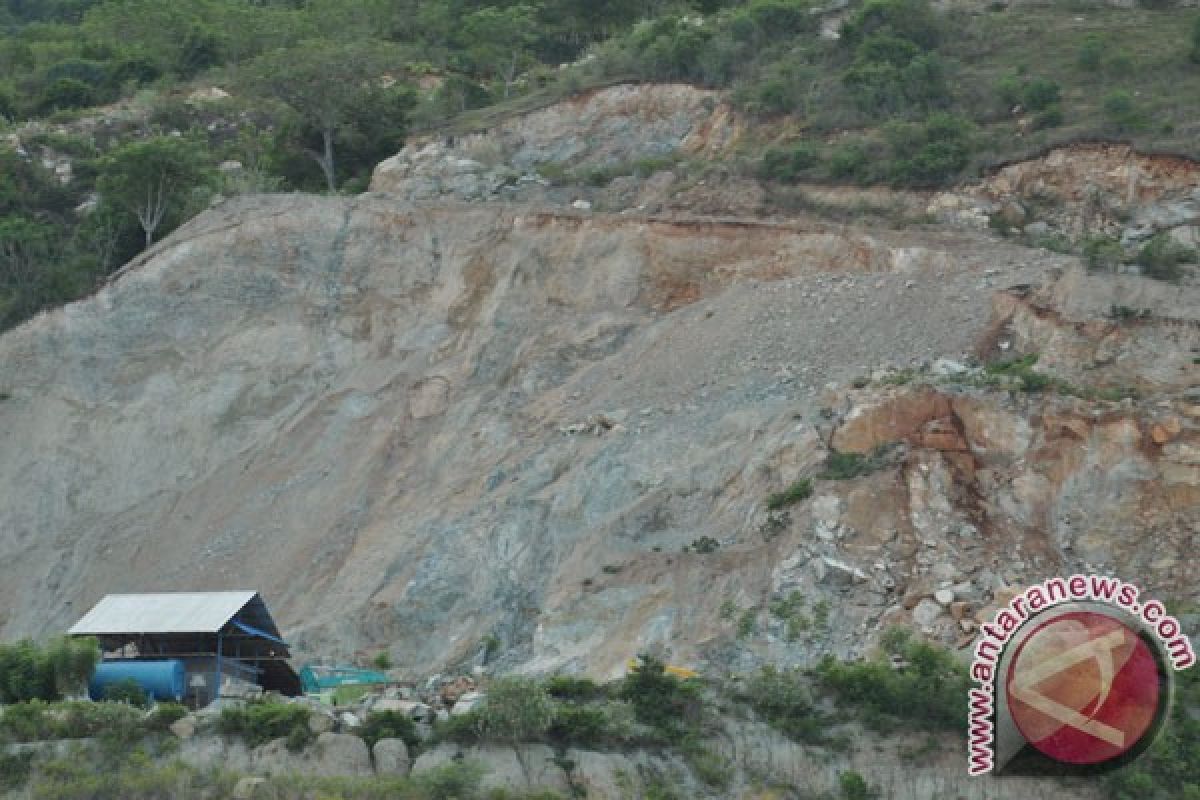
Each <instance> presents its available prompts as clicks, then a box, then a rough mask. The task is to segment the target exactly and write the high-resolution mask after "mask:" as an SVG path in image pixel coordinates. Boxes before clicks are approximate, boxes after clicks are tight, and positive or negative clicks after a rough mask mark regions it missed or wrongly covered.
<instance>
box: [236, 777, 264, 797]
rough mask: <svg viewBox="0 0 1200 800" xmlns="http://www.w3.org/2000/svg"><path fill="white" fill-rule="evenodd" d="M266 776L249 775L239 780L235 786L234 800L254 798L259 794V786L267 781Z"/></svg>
mask: <svg viewBox="0 0 1200 800" xmlns="http://www.w3.org/2000/svg"><path fill="white" fill-rule="evenodd" d="M266 782H267V780H266V778H257V777H254V776H250V775H247V776H246V777H244V778H241V779H240V780H238V782H237V784H236V785H235V786H234V787H233V794H232V795H231V796H232V797H233V800H252V799H253V798H254V797H255V796H256V795H257V794H258V790H259V788H260V787H261V786H262V785H263V784H264V783H266Z"/></svg>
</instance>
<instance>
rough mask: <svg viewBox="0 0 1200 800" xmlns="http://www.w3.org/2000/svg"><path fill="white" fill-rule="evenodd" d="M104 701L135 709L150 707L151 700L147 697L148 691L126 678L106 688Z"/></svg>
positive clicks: (131, 679)
mask: <svg viewBox="0 0 1200 800" xmlns="http://www.w3.org/2000/svg"><path fill="white" fill-rule="evenodd" d="M104 699H105V700H107V701H108V702H110V703H125V704H126V705H130V706H133V707H134V708H149V707H150V698H149V697H148V696H147V695H146V690H145V689H143V688H142V685H141V684H140V683H138V682H137V681H135V680H134V679H133V678H126V679H124V680H120V681H117V682H115V683H111V684H109V685H108V686H105V687H104Z"/></svg>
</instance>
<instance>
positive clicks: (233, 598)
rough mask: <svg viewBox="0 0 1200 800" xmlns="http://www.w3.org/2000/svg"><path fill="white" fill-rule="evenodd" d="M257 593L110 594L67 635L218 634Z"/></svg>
mask: <svg viewBox="0 0 1200 800" xmlns="http://www.w3.org/2000/svg"><path fill="white" fill-rule="evenodd" d="M257 595H258V592H163V593H161V594H110V595H106V596H105V597H104V599H103V600H101V601H100V602H99V603H97V604H96V605H95V607H94V608H92V610H91V611H89V612H88V613H87V614H85V615H84V616H83V619H81V620H79V622H76V623H75V625H74V626H73V627H72V628H71V630H70V631H68V633H71V634H75V635H85V636H89V635H90V636H99V635H101V634H106V633H216V632H217V631H219V630H220V629H221V628H222V627H224V625H225V623H227V622H229V620H231V619H233V617H234V616H235V615H236V614H237V613H238V612H239V611H241V610H242V609H243V608H244V607H245V606H246V604H247V603H249V602H250V601H251V600H253V599H254V598H255V597H257Z"/></svg>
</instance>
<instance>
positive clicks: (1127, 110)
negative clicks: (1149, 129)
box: [1103, 89, 1146, 132]
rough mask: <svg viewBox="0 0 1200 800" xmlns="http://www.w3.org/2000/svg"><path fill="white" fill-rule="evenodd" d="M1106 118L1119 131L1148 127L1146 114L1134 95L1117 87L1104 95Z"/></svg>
mask: <svg viewBox="0 0 1200 800" xmlns="http://www.w3.org/2000/svg"><path fill="white" fill-rule="evenodd" d="M1103 108H1104V118H1105V119H1106V120H1107V121H1108V123H1109V124H1110V125H1111V126H1113V128H1115V129H1116V130H1117V131H1118V132H1123V131H1134V130H1140V129H1141V128H1144V127H1146V116H1145V114H1144V113H1143V112H1142V110H1141V109H1140V108H1138V106H1137V104H1136V103H1135V102H1134V99H1133V95H1132V94H1130V93H1129V92H1127V91H1126V90H1124V89H1116V90H1114V91H1111V92H1109V93H1108V94H1107V95H1105V96H1104V105H1103Z"/></svg>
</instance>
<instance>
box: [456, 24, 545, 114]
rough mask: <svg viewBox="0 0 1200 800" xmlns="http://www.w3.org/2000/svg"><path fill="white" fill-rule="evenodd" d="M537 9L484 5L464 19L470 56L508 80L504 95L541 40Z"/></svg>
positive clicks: (494, 73)
mask: <svg viewBox="0 0 1200 800" xmlns="http://www.w3.org/2000/svg"><path fill="white" fill-rule="evenodd" d="M536 31H537V21H536V15H535V12H534V9H533V8H531V7H530V6H527V5H517V6H510V7H508V8H495V7H492V6H488V7H486V8H481V9H480V10H478V11H476V12H475V13H473V14H470V15H469V16H467V18H466V19H464V20H463V27H462V38H463V40H464V41H463V44H464V45H465V46H466V49H467V56H468V58H470V60H471V61H472V62H473V63H474V64H475V66H476V67H477V68H478V69H480V70H481V71H483V72H489V73H491V74H493V75H495V76H497V77H498V78H500V79H501V80H502V81H503V82H504V96H505V97H508V96H509V94H510V93H511V92H512V86H513V84H514V83H515V82H516V79H517V74H518V73H519V72H520V70H521V69H522V68H524V67H526V66H527V65H528V64H529V63H530V62H531V61H532V59H533V56H532V54H531V53H530V49H531V48H532V47H533V44H534V42H535V41H536V40H537V34H536Z"/></svg>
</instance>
